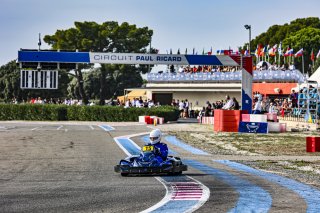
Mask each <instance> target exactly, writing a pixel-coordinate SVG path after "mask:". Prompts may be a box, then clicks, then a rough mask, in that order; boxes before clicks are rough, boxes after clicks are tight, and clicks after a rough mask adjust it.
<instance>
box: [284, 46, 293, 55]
mask: <svg viewBox="0 0 320 213" xmlns="http://www.w3.org/2000/svg"><path fill="white" fill-rule="evenodd" d="M292 55H293V49H290V48H289V47H288V49H287V51H286V52H285V53H284V56H292Z"/></svg>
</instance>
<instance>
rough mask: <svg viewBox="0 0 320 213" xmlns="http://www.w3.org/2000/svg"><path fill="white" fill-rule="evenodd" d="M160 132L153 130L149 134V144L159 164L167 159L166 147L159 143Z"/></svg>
mask: <svg viewBox="0 0 320 213" xmlns="http://www.w3.org/2000/svg"><path fill="white" fill-rule="evenodd" d="M161 135H162V133H161V131H160V130H159V129H154V130H152V131H151V132H150V135H149V139H150V142H149V143H150V144H152V145H153V146H154V148H155V152H154V153H155V156H156V158H157V160H158V162H159V163H161V162H163V161H165V160H166V159H167V157H168V146H167V144H165V143H161V142H160V141H161Z"/></svg>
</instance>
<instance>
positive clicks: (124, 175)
mask: <svg viewBox="0 0 320 213" xmlns="http://www.w3.org/2000/svg"><path fill="white" fill-rule="evenodd" d="M128 175H129V173H121V176H122V177H127V176H128Z"/></svg>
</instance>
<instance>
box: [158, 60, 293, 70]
mask: <svg viewBox="0 0 320 213" xmlns="http://www.w3.org/2000/svg"><path fill="white" fill-rule="evenodd" d="M294 69H296V68H295V65H294V63H293V62H291V63H283V64H282V65H278V64H277V63H273V64H269V63H267V62H265V61H263V62H260V63H258V64H257V65H255V66H254V67H253V70H260V71H261V70H282V71H285V70H294ZM239 70H240V67H239V66H213V65H198V66H190V65H187V66H179V67H175V66H174V65H170V66H168V71H170V72H171V73H214V72H235V71H239ZM160 72H162V71H160Z"/></svg>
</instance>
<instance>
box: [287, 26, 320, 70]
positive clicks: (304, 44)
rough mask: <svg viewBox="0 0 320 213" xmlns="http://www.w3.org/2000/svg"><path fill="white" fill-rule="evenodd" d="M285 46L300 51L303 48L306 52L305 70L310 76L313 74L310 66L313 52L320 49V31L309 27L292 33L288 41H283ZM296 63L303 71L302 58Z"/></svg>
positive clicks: (296, 60)
mask: <svg viewBox="0 0 320 213" xmlns="http://www.w3.org/2000/svg"><path fill="white" fill-rule="evenodd" d="M283 44H284V46H290V47H291V48H293V49H294V50H295V52H297V51H299V50H300V49H301V48H303V50H304V70H305V71H308V74H309V76H310V75H311V74H312V73H311V69H309V65H311V64H312V61H311V51H312V49H313V50H316V49H318V48H319V47H320V29H316V28H313V27H307V28H304V29H301V30H299V31H298V32H296V33H292V34H291V35H290V36H288V37H287V38H286V39H284V40H283ZM295 62H299V64H298V68H299V69H300V70H302V58H301V57H299V58H297V59H295Z"/></svg>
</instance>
